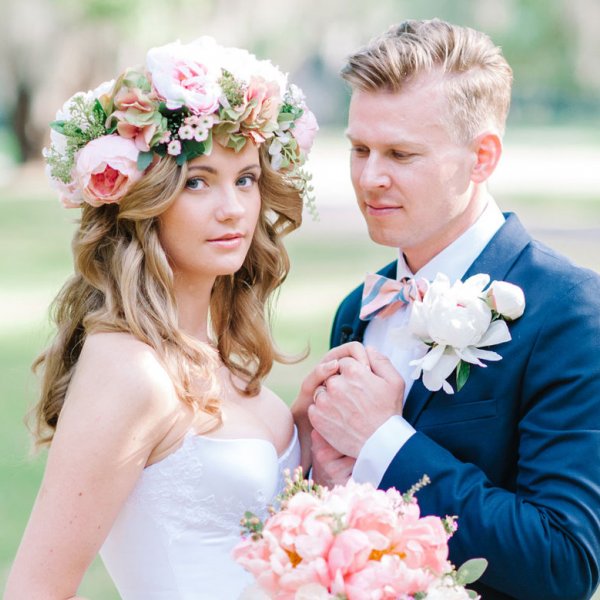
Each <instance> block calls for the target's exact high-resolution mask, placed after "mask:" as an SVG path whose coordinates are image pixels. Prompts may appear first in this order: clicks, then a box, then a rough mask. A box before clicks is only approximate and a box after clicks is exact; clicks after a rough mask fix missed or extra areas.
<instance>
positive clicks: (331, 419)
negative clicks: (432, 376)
mask: <svg viewBox="0 0 600 600" xmlns="http://www.w3.org/2000/svg"><path fill="white" fill-rule="evenodd" d="M366 352H367V356H368V358H369V363H370V367H369V366H365V365H364V364H363V363H360V362H358V361H356V360H354V359H352V358H341V359H339V360H338V363H339V374H336V375H332V376H331V377H329V379H327V381H326V382H325V384H324V386H321V387H319V389H317V391H316V393H315V403H314V404H313V405H311V406H310V407H309V408H308V417H309V419H310V422H311V424H312V426H313V427H314V428H315V429H316V430H317V431H318V432H319V433H320V434H321V436H322V437H323V438H324V439H325V440H326V441H327V442H328V443H329V444H330V445H331V446H333V447H334V448H335V449H336V450H338V452H340V453H341V454H344V455H346V456H350V457H352V458H356V457H357V456H358V454H359V452H360V450H361V448H362V447H363V445H364V444H365V442H366V441H367V439H368V438H369V437H371V435H372V434H373V433H375V431H376V430H377V429H378V428H379V427H380V426H381V425H383V423H385V422H386V421H387V420H388V419H389V418H390V417H391V416H393V415H398V414H402V402H403V399H404V380H403V379H402V377H401V376H400V375H399V374H398V372H397V371H396V369H395V368H394V365H392V363H391V362H390V361H389V360H388V359H387V358H386V357H385V356H383V355H382V354H380V353H379V352H377V351H376V350H374V349H373V348H367V349H366Z"/></svg>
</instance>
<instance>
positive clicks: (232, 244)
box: [206, 231, 245, 249]
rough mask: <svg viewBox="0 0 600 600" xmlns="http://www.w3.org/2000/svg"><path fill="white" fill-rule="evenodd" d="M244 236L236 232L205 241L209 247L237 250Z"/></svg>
mask: <svg viewBox="0 0 600 600" xmlns="http://www.w3.org/2000/svg"><path fill="white" fill-rule="evenodd" d="M244 237H245V236H244V234H243V233H240V232H238V231H236V232H233V233H225V234H223V235H222V236H220V237H217V238H212V239H210V240H206V241H207V242H208V243H209V244H210V245H211V246H216V247H217V248H226V249H232V248H238V247H239V246H241V244H242V241H243V240H244Z"/></svg>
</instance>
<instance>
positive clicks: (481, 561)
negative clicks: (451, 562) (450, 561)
mask: <svg viewBox="0 0 600 600" xmlns="http://www.w3.org/2000/svg"><path fill="white" fill-rule="evenodd" d="M487 566H488V561H487V560H485V558H472V559H471V560H468V561H467V562H466V563H464V564H463V565H462V566H461V567H460V568H459V569H458V571H457V572H456V581H457V582H458V583H459V584H460V585H467V584H469V583H473V582H474V581H477V580H478V579H479V578H480V577H481V576H482V575H483V573H484V571H485V570H486V569H487Z"/></svg>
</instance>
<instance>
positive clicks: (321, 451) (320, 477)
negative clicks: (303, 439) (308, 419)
mask: <svg viewBox="0 0 600 600" xmlns="http://www.w3.org/2000/svg"><path fill="white" fill-rule="evenodd" d="M311 441H312V446H311V450H312V479H313V480H314V481H315V482H316V483H318V484H320V485H326V486H327V487H333V486H334V485H343V484H344V483H346V482H347V481H348V479H350V476H351V475H352V469H353V468H354V463H355V462H356V460H355V459H354V458H350V457H349V456H345V455H344V454H341V453H340V452H338V451H337V450H336V449H335V448H333V447H332V446H330V445H329V444H328V443H327V442H326V441H325V440H324V439H323V438H322V437H321V436H320V435H319V433H318V432H317V431H315V430H314V429H313V432H312V434H311Z"/></svg>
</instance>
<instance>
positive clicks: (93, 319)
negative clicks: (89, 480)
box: [32, 145, 302, 446]
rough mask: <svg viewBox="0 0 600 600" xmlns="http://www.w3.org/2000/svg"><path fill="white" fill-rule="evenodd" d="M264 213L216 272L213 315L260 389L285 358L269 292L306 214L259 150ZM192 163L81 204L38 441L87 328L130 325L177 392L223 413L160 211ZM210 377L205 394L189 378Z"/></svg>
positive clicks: (248, 384)
mask: <svg viewBox="0 0 600 600" xmlns="http://www.w3.org/2000/svg"><path fill="white" fill-rule="evenodd" d="M259 156H260V164H261V168H262V173H261V176H260V179H259V182H258V185H259V190H260V194H261V211H260V215H259V219H258V224H257V227H256V231H255V234H254V238H253V240H252V243H251V245H250V249H249V251H248V254H247V256H246V259H245V261H244V263H243V265H242V267H241V269H240V270H239V271H237V272H236V273H234V274H232V275H224V276H220V277H218V278H217V280H216V282H215V285H214V287H213V290H212V293H211V299H210V321H211V327H212V333H213V335H214V338H215V340H216V344H217V349H218V352H219V355H220V358H221V360H222V361H223V363H224V364H225V366H226V367H227V368H228V369H229V370H230V372H231V373H233V374H235V375H237V376H239V377H241V378H242V379H243V380H244V382H245V388H244V389H243V390H242V391H243V392H244V393H245V394H247V395H255V394H257V393H258V391H259V390H260V385H261V380H262V379H263V378H264V377H265V376H266V375H267V374H268V372H269V371H270V369H271V367H272V365H273V361H274V360H277V361H281V362H286V361H287V360H288V359H287V358H286V357H285V356H283V355H282V354H281V353H280V352H279V351H278V350H277V349H276V348H275V346H274V344H273V340H272V338H271V332H270V327H269V308H270V307H269V297H270V296H271V293H272V292H273V291H274V290H275V289H276V288H277V287H279V286H280V285H281V284H282V283H283V281H284V280H285V278H286V276H287V274H288V271H289V258H288V254H287V252H286V250H285V247H284V246H283V243H282V237H283V236H284V235H285V234H287V233H289V232H290V231H293V230H294V229H296V228H297V227H299V225H300V223H301V221H302V196H301V192H300V191H299V189H298V186H297V185H296V184H295V182H294V181H291V180H290V179H289V178H287V177H286V176H285V175H284V174H282V173H280V172H277V171H274V170H273V169H272V167H271V165H270V161H269V157H268V153H267V149H266V148H265V146H264V145H263V146H261V147H260V148H259ZM186 179H187V164H184V165H183V166H181V167H179V166H177V165H176V163H175V161H174V160H173V159H172V158H170V157H165V158H162V159H160V160H159V161H158V162H157V163H156V164H155V165H154V166H153V167H152V168H151V169H150V170H149V172H148V173H146V174H145V175H144V177H142V179H141V180H140V181H139V182H138V183H137V184H136V185H135V186H134V187H132V188H131V190H130V191H129V193H128V194H127V195H126V196H125V197H124V198H123V199H122V200H121V202H120V204H118V205H117V204H105V205H103V206H100V207H96V208H95V207H92V206H89V205H88V204H85V203H84V204H83V208H82V214H81V220H80V223H79V228H78V229H77V231H76V233H75V236H74V239H73V255H74V263H75V274H74V275H73V276H72V277H71V278H70V279H69V280H68V281H67V283H66V284H65V285H64V286H63V288H62V289H61V291H60V292H59V294H58V296H57V297H56V299H55V300H54V303H53V306H52V320H53V322H54V324H55V326H56V335H55V337H54V339H53V341H52V343H51V345H50V346H49V347H48V348H47V349H46V350H45V351H44V352H42V354H41V355H40V356H39V357H38V358H37V359H36V360H35V362H34V364H33V369H34V371H38V370H41V371H42V383H41V397H40V400H39V402H38V403H37V405H36V407H35V408H34V411H33V415H32V420H33V430H34V431H33V432H34V436H35V439H36V443H37V445H38V446H39V445H44V444H48V443H50V442H51V440H52V438H53V435H54V431H55V429H56V424H57V422H58V418H59V415H60V412H61V409H62V406H63V403H64V400H65V395H66V393H67V388H68V387H69V383H70V381H71V377H72V375H73V372H74V370H75V367H76V365H77V361H78V358H79V355H80V352H81V348H82V346H83V343H84V341H85V338H86V335H87V334H88V333H90V332H99V331H103V332H127V333H130V334H132V335H134V336H135V337H136V338H137V339H139V340H141V341H142V342H144V343H146V344H148V345H149V346H150V347H152V348H153V349H154V350H155V352H156V353H157V356H158V357H159V360H160V361H161V362H162V364H163V365H164V367H165V369H166V370H167V372H168V373H169V374H170V376H171V378H172V381H173V384H174V386H175V389H176V391H177V393H178V395H179V397H180V399H181V400H182V401H183V402H185V403H187V404H189V405H192V406H195V407H197V408H198V409H200V410H201V411H203V412H204V413H206V415H207V416H212V417H214V418H216V419H217V420H218V419H219V416H220V407H219V401H218V398H217V394H216V389H217V387H216V375H215V366H216V364H217V361H216V357H215V353H214V351H213V350H212V349H211V348H210V347H208V346H207V345H206V344H202V343H199V342H197V341H195V340H194V339H193V338H191V337H189V336H187V335H186V334H185V333H183V332H182V331H181V330H180V329H179V327H178V324H177V306H176V301H175V297H174V294H173V272H172V269H171V267H170V265H169V262H168V259H167V256H166V254H165V252H164V250H163V248H162V246H161V244H160V242H159V237H158V218H159V216H160V215H161V214H162V213H163V212H164V211H165V210H166V209H167V208H168V207H169V206H170V205H171V204H172V202H173V201H174V200H175V198H176V197H177V196H178V194H179V193H180V192H181V191H182V190H183V188H184V185H185V182H186ZM194 380H200V381H203V382H205V384H206V385H205V387H204V392H203V393H202V397H198V395H197V393H196V394H195V393H194V392H193V391H192V381H194Z"/></svg>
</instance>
